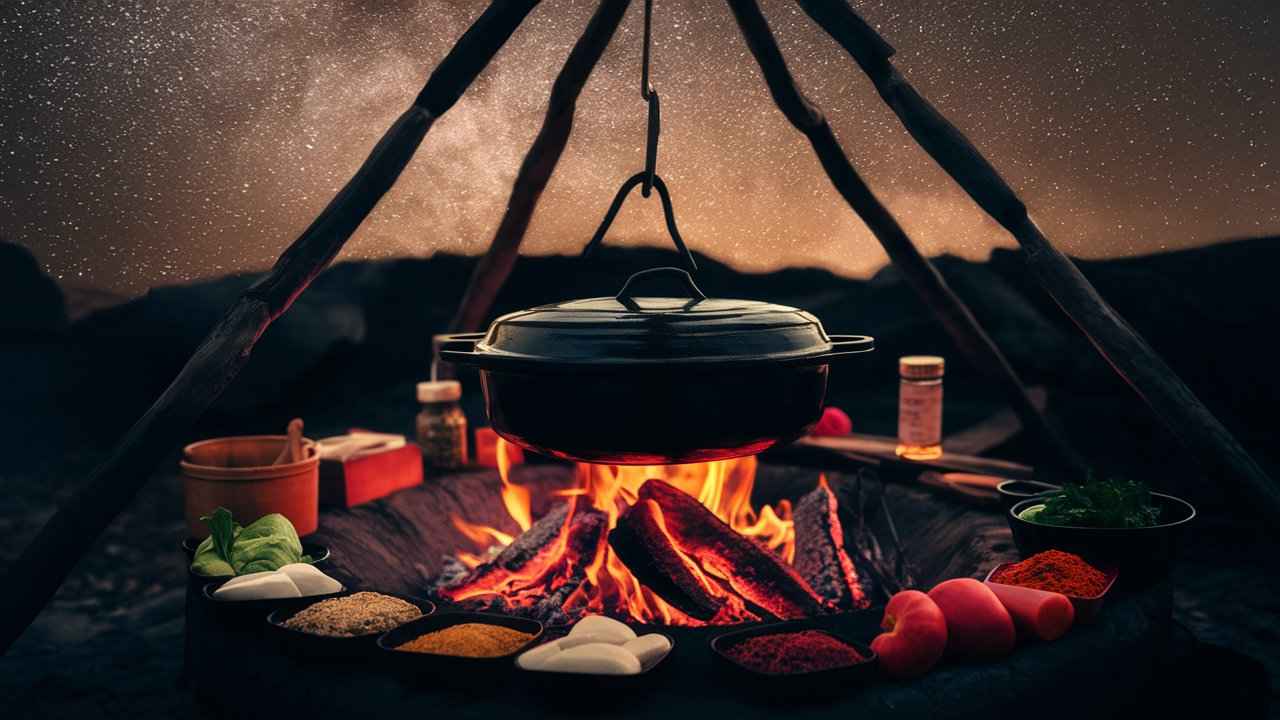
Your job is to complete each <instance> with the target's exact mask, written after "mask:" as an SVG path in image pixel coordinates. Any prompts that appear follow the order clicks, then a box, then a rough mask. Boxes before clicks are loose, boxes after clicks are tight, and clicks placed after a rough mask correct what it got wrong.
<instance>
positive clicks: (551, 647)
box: [516, 638, 563, 670]
mask: <svg viewBox="0 0 1280 720" xmlns="http://www.w3.org/2000/svg"><path fill="white" fill-rule="evenodd" d="M561 639H562V640H563V638H561ZM560 650H561V648H560V640H553V641H551V642H549V643H543V644H542V645H539V646H538V647H536V648H534V649H532V650H526V651H525V652H523V653H521V654H520V657H518V658H516V665H517V666H519V667H520V668H521V669H524V670H541V669H542V668H543V666H544V665H546V663H547V661H548V660H550V659H551V658H552V657H554V656H555V655H559V654H560Z"/></svg>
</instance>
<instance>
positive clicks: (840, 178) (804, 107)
mask: <svg viewBox="0 0 1280 720" xmlns="http://www.w3.org/2000/svg"><path fill="white" fill-rule="evenodd" d="M728 3H729V7H730V9H732V10H733V15H734V18H735V19H736V20H737V21H738V27H739V28H740V29H741V30H742V35H743V37H744V38H745V39H746V41H747V47H748V48H750V50H751V54H752V55H754V56H755V59H756V62H758V63H759V64H760V70H761V72H762V73H763V74H764V79H765V83H766V84H767V85H768V86H769V92H770V93H771V94H772V95H773V99H774V102H776V103H777V104H778V108H779V109H780V110H781V111H782V113H783V114H784V115H786V117H787V119H788V120H790V121H791V124H792V125H794V126H795V128H796V129H797V130H799V131H800V132H802V133H804V135H805V137H807V138H808V139H809V144H810V145H812V146H813V151H814V154H816V155H817V156H818V160H819V161H820V162H821V163H822V167H823V169H824V170H826V172H827V176H828V177H829V178H830V179H831V184H832V185H834V186H835V188H836V190H837V191H839V193H840V195H841V196H842V197H844V199H845V201H846V202H848V203H849V206H850V207H851V208H853V210H854V212H856V213H857V214H858V216H859V217H861V218H862V221H863V222H864V223H866V225H867V227H868V228H869V229H870V230H871V232H872V234H873V235H875V237H876V239H877V240H879V241H880V244H881V245H882V246H883V247H884V249H885V252H887V253H888V255H889V258H890V259H891V260H892V261H893V263H894V265H895V266H897V267H898V269H899V270H901V271H902V275H903V277H904V278H905V279H906V281H907V283H908V284H909V285H910V286H911V288H912V289H913V290H914V291H915V292H916V294H917V295H919V296H920V298H921V299H922V300H923V301H924V303H925V305H926V306H927V307H928V308H929V310H930V311H932V312H933V314H934V316H936V317H937V318H938V320H939V322H941V323H942V326H943V328H944V329H945V330H946V331H947V333H948V334H949V335H950V336H951V339H952V341H954V342H955V344H956V346H957V347H958V348H959V350H960V352H961V353H963V354H964V356H965V358H966V359H968V361H969V362H970V363H971V364H972V365H973V366H974V367H975V368H977V369H978V370H979V371H980V372H982V373H984V374H985V375H986V376H987V377H989V378H990V379H992V380H993V381H994V382H996V383H998V384H999V385H1000V387H1001V388H1002V389H1003V390H1004V392H1005V394H1006V395H1007V396H1008V399H1009V402H1010V404H1011V405H1012V407H1013V409H1014V411H1015V412H1016V413H1017V414H1018V417H1019V418H1020V419H1021V421H1022V424H1023V426H1024V427H1026V428H1027V429H1028V430H1030V431H1031V432H1032V434H1033V437H1035V438H1037V439H1038V440H1039V441H1040V442H1041V444H1042V445H1043V446H1044V447H1045V448H1046V449H1048V450H1050V451H1051V452H1053V453H1054V455H1055V456H1056V457H1057V458H1058V459H1059V460H1061V461H1062V462H1063V463H1064V464H1065V465H1067V466H1068V467H1071V468H1075V469H1082V468H1083V466H1084V462H1083V460H1082V459H1081V458H1080V456H1079V455H1078V454H1077V453H1076V452H1075V450H1073V449H1072V447H1071V445H1070V444H1069V443H1068V442H1067V441H1066V439H1065V438H1064V437H1063V436H1062V434H1061V433H1060V432H1059V431H1058V430H1057V428H1055V427H1054V426H1053V425H1052V424H1051V423H1050V422H1049V421H1048V419H1047V418H1046V417H1045V416H1044V415H1043V414H1042V413H1041V412H1040V410H1039V409H1038V408H1037V407H1036V405H1035V403H1034V402H1033V401H1032V399H1031V396H1030V395H1029V394H1028V392H1027V389H1026V388H1025V387H1024V386H1023V384H1022V381H1021V380H1020V379H1019V378H1018V374H1017V372H1016V371H1015V370H1014V369H1013V366H1012V365H1010V364H1009V361H1008V360H1007V359H1005V357H1004V354H1003V353H1001V352H1000V348H999V347H997V346H996V344H995V342H994V341H992V339H991V338H990V337H989V336H988V335H987V333H986V331H985V330H983V328H982V326H981V325H980V324H979V323H978V320H977V318H975V317H974V315H973V313H972V312H970V311H969V308H968V307H967V306H966V305H965V304H964V301H963V300H961V299H960V298H959V296H957V295H956V294H955V293H954V292H953V291H952V290H951V288H950V287H949V286H948V285H947V282H946V280H944V279H943V277H942V275H941V274H940V273H939V272H938V270H937V268H935V267H934V266H933V263H931V262H930V261H929V259H928V258H926V257H925V256H924V255H922V254H921V253H920V251H919V250H918V249H917V248H916V246H915V245H914V244H913V243H912V242H911V238H910V237H908V236H907V234H906V232H905V231H904V230H903V229H902V226H901V225H899V224H898V221H897V220H896V219H894V217H893V215H891V214H890V213H889V211H888V209H887V208H885V206H884V205H883V204H881V202H880V200H879V199H878V198H876V196H875V194H874V193H872V192H871V189H870V188H869V187H867V184H866V183H865V182H863V180H862V178H861V177H860V176H859V175H858V171H857V170H856V169H854V167H853V164H852V163H851V162H850V161H849V159H848V156H847V155H846V154H845V151H844V148H843V147H841V146H840V142H839V140H837V139H836V136H835V133H833V132H832V130H831V126H830V125H828V124H827V120H826V118H825V117H823V115H822V111H821V110H819V109H818V108H817V107H816V106H815V105H814V104H813V103H811V102H810V101H809V100H808V99H806V98H805V97H804V95H803V94H801V92H800V90H799V88H798V87H797V86H796V82H795V79H794V78H792V77H791V72H790V70H788V69H787V65H786V61H785V60H784V59H783V57H782V52H781V51H780V50H779V49H778V44H777V42H776V41H775V40H774V37H773V32H772V30H770V28H769V23H768V21H766V20H765V18H764V15H763V14H762V13H761V12H760V7H759V6H758V5H757V4H756V2H755V0H728Z"/></svg>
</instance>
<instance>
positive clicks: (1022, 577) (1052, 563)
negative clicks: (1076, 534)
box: [987, 550, 1111, 598]
mask: <svg viewBox="0 0 1280 720" xmlns="http://www.w3.org/2000/svg"><path fill="white" fill-rule="evenodd" d="M987 579H988V580H989V581H991V582H994V583H1001V584H1003V585H1020V586H1022V587H1029V588H1035V589H1036V590H1046V591H1048V592H1056V593H1062V594H1063V595H1067V596H1073V597H1079V598H1092V597H1097V596H1099V595H1101V594H1102V593H1103V592H1104V591H1106V589H1107V585H1108V584H1109V583H1110V582H1111V578H1110V577H1108V576H1107V574H1106V573H1104V572H1102V571H1101V570H1099V569H1097V568H1095V567H1094V566H1092V565H1090V564H1089V563H1087V562H1085V561H1084V559H1083V558H1081V557H1080V556H1079V555H1073V554H1071V553H1069V552H1063V551H1062V550H1045V551H1044V552H1041V553H1036V554H1035V555H1032V556H1031V557H1029V558H1027V559H1026V560H1023V561H1022V562H1016V563H1010V564H1009V565H1003V566H1001V567H1000V568H998V569H997V570H996V571H995V572H994V573H992V574H991V577H989V578H987Z"/></svg>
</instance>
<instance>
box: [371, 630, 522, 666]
mask: <svg viewBox="0 0 1280 720" xmlns="http://www.w3.org/2000/svg"><path fill="white" fill-rule="evenodd" d="M535 637H537V636H536V635H534V634H533V633H526V632H521V631H519V630H516V629H513V628H509V627H502V626H501V625H490V624H488V623H478V622H470V623H461V624H459V625H450V626H449V627H446V628H441V629H439V630H433V631H431V632H429V633H425V634H423V635H419V636H418V637H416V638H414V639H412V640H410V641H409V642H406V643H403V644H401V645H397V646H396V650H402V651H405V652H415V653H423V654H427V655H451V656H453V657H469V658H497V657H503V656H506V655H510V654H512V653H514V652H516V651H517V650H519V649H520V648H523V647H524V646H525V645H528V644H529V643H530V642H531V641H532V640H533V639H534V638H535Z"/></svg>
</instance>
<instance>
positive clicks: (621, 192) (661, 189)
mask: <svg viewBox="0 0 1280 720" xmlns="http://www.w3.org/2000/svg"><path fill="white" fill-rule="evenodd" d="M644 179H645V173H643V172H639V173H636V174H635V175H632V176H631V177H629V178H627V181H626V182H624V183H622V187H620V188H618V194H617V195H614V196H613V203H612V204H611V205H609V211H608V212H607V213H605V215H604V221H603V222H601V223H600V227H599V228H597V229H596V234H595V235H593V236H592V237H591V242H589V243H587V246H586V247H584V248H583V249H582V257H584V258H586V257H589V256H590V255H591V253H592V252H593V251H595V249H596V247H597V246H598V245H600V243H601V242H602V241H603V240H604V234H605V232H607V231H608V230H609V226H610V225H612V224H613V219H614V218H616V217H617V216H618V211H619V210H621V209H622V203H623V201H625V200H626V199H627V193H629V192H631V190H632V188H634V187H635V186H636V185H639V184H641V183H642V182H644ZM653 187H654V189H655V190H657V191H658V199H660V200H661V201H662V214H663V217H664V218H666V221H667V232H668V233H669V234H670V235H671V240H672V242H674V243H675V245H676V249H677V250H679V251H680V254H681V255H683V256H684V261H685V264H686V265H688V267H689V269H690V270H695V271H696V270H697V269H698V263H697V262H695V261H694V259H693V253H691V252H689V248H688V247H687V246H686V245H685V244H684V240H683V239H681V237H680V230H679V229H678V228H677V227H676V213H675V209H674V208H673V207H672V206H671V194H670V193H668V192H667V184H666V183H664V182H662V178H661V177H659V176H658V175H654V176H653Z"/></svg>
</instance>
